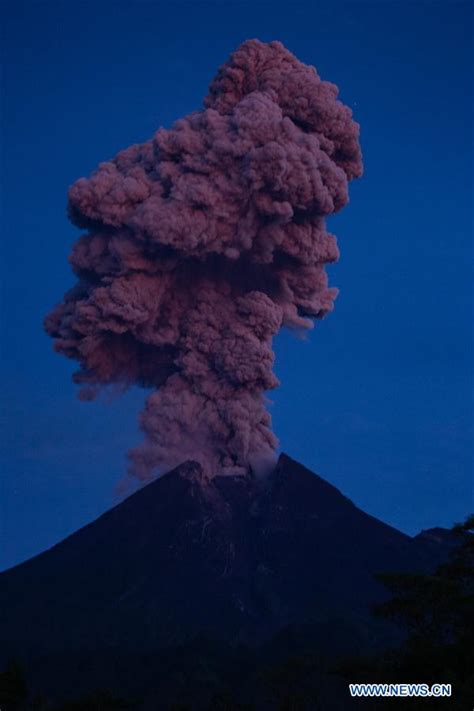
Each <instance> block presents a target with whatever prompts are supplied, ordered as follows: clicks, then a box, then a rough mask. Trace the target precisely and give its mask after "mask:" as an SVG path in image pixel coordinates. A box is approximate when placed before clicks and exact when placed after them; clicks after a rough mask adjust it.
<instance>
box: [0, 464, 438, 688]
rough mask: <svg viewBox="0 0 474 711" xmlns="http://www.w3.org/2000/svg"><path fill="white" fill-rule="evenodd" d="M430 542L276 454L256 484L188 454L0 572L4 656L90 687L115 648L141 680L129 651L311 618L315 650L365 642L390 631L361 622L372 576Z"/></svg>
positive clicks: (259, 632) (408, 563) (410, 565)
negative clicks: (209, 471) (214, 472)
mask: <svg viewBox="0 0 474 711" xmlns="http://www.w3.org/2000/svg"><path fill="white" fill-rule="evenodd" d="M428 539H429V540H427V536H419V537H416V538H410V537H409V536H407V535H405V534H403V533H401V532H399V531H397V530H395V529H394V528H392V527H390V526H388V525H386V524H384V523H382V522H381V521H379V520H377V519H376V518H373V517H372V516H369V515H368V514H366V513H364V512H363V511H361V510H360V509H359V508H357V507H356V506H355V505H354V504H353V503H352V502H351V501H350V500H349V499H347V498H346V497H345V496H344V495H343V494H342V493H341V492H340V491H338V490H337V489H336V488H335V487H334V486H332V485H330V484H329V483H328V482H326V481H324V480H323V479H321V478H320V477H319V476H317V475H316V474H314V473H312V472H311V471H309V470H308V469H306V468H305V467H304V466H302V465H301V464H298V463H297V462H295V461H294V460H292V459H291V458H290V457H288V456H286V455H284V454H282V455H281V456H280V458H279V460H278V463H277V465H276V467H275V469H274V471H273V472H272V474H271V475H269V476H268V477H267V478H266V479H265V480H262V479H258V478H254V477H252V476H216V477H213V478H208V477H207V476H206V472H205V471H204V469H203V467H202V466H201V465H199V464H198V463H196V462H192V461H188V462H185V463H183V464H182V465H180V466H179V467H178V468H176V469H175V470H173V471H171V472H170V473H168V474H166V475H164V476H162V477H161V478H159V479H157V480H155V481H154V482H152V483H151V484H149V485H147V486H145V487H144V488H142V489H141V490H139V491H138V492H136V493H135V494H133V495H131V496H130V497H129V498H128V499H126V500H125V501H123V502H122V503H120V504H119V505H117V506H116V507H115V508H113V509H111V510H110V511H108V512H107V513H105V514H104V515H103V516H101V517H100V518H98V519H97V520H96V521H94V522H92V523H91V524H89V525H87V526H85V527H84V528H82V529H80V530H79V531H77V532H76V533H74V534H73V535H71V536H69V537H68V538H66V539H65V540H64V541H62V542H61V543H59V544H58V545H56V546H55V547H53V548H52V549H50V550H48V551H46V552H45V553H42V554H41V555H38V556H36V557H34V558H32V559H31V560H29V561H27V562H25V563H23V564H21V565H19V566H17V567H15V568H12V569H10V570H8V571H6V572H4V573H3V574H1V575H0V629H1V636H2V645H1V652H0V653H1V655H2V657H3V659H2V660H1V661H2V662H5V661H6V660H7V659H11V658H16V659H20V660H22V661H23V662H24V663H25V665H26V667H27V668H28V669H29V670H30V672H31V675H32V677H33V678H35V679H36V682H35V683H36V684H37V685H38V687H39V688H46V689H47V690H49V691H50V692H57V691H58V690H61V691H63V692H66V691H68V690H69V689H71V688H74V689H77V688H81V687H82V688H87V687H88V686H94V685H96V686H97V685H98V678H99V677H101V678H103V677H104V675H106V672H105V671H104V670H105V668H106V667H107V665H108V667H107V668H108V669H109V671H110V666H111V665H112V666H113V665H114V664H115V668H118V667H120V664H119V661H118V659H119V657H120V659H124V658H125V657H126V658H127V659H134V660H135V663H134V664H133V665H132V667H133V680H134V683H136V684H139V682H140V679H141V678H142V677H143V674H144V673H145V672H144V669H143V665H140V664H138V663H136V660H137V659H138V658H143V655H147V654H149V655H150V654H151V655H153V654H163V650H170V649H177V648H178V647H181V648H182V647H183V645H184V646H185V645H192V644H195V643H196V640H199V639H203V638H205V639H207V640H213V641H214V642H215V643H216V644H220V643H225V644H228V645H231V646H233V647H238V646H239V645H240V646H242V645H244V646H247V647H248V648H253V649H257V648H260V649H263V648H265V647H266V648H268V647H269V646H271V644H272V640H275V639H276V638H279V639H280V640H281V639H284V638H285V635H288V634H289V632H288V631H289V630H295V629H298V628H301V625H305V624H310V625H311V626H312V629H313V639H317V640H319V641H318V645H319V651H320V653H322V654H333V653H336V652H339V651H341V650H342V651H344V650H347V649H350V648H351V647H352V648H354V647H357V648H361V647H364V646H365V647H370V648H371V649H373V648H374V646H377V645H378V644H380V645H383V644H385V643H387V641H388V639H389V637H390V635H391V634H392V632H393V631H392V632H390V631H389V630H388V629H387V628H385V627H384V628H382V627H376V626H375V623H372V622H371V616H370V606H371V605H372V604H373V603H375V602H377V601H379V600H381V599H382V598H383V595H384V590H383V588H382V587H381V585H380V584H379V583H378V582H377V581H376V579H375V578H374V574H375V573H377V572H380V571H390V570H421V569H427V568H429V567H431V566H433V565H434V564H436V562H438V559H439V557H440V556H441V555H442V553H443V550H444V545H445V544H444V543H442V542H441V543H439V545H437V546H435V545H434V544H433V540H432V539H430V538H429V536H428ZM285 644H286V643H285ZM167 658H169V656H168V657H167ZM81 659H82V660H84V659H86V660H87V664H86V667H84V661H83V662H80V661H78V660H81ZM111 660H112V661H111ZM112 662H113V663H112ZM81 664H82V666H81ZM117 665H118V667H117ZM123 666H124V667H126V668H127V669H129V670H130V668H131V666H130V664H129V663H128V662H127V663H126V664H125V663H124V665H123ZM85 668H87V669H88V670H89V671H88V672H87V671H84V669H85ZM58 669H61V672H60V673H58ZM108 673H109V672H107V674H108ZM35 675H36V676H35ZM101 675H102V676H101ZM116 676H117V675H116ZM118 676H119V677H120V682H123V683H124V684H125V683H126V680H125V677H126V674H125V675H124V674H123V673H120V674H118ZM107 678H109V677H107ZM110 683H111V684H112V685H113V684H117V683H118V682H117V678H116V677H115V681H113V682H110ZM119 685H120V684H119Z"/></svg>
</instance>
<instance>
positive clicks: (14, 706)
mask: <svg viewBox="0 0 474 711" xmlns="http://www.w3.org/2000/svg"><path fill="white" fill-rule="evenodd" d="M27 698H28V686H27V683H26V680H25V676H24V674H23V670H22V669H21V667H20V665H19V664H18V662H16V661H12V662H10V663H9V664H8V665H7V667H6V669H5V671H3V672H0V709H2V711H20V709H23V708H24V705H25V703H26V700H27Z"/></svg>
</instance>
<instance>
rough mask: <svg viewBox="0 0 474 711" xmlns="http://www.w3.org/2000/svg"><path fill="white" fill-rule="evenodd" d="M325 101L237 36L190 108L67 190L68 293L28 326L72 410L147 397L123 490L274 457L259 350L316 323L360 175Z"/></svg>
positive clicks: (269, 360)
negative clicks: (65, 387)
mask: <svg viewBox="0 0 474 711" xmlns="http://www.w3.org/2000/svg"><path fill="white" fill-rule="evenodd" d="M337 94H338V90H337V87H335V86H334V85H333V84H330V83H328V82H325V81H321V79H320V78H319V76H318V74H317V73H316V70H315V69H314V67H310V66H306V65H305V64H302V63H301V62H299V61H298V60H297V59H296V58H295V57H294V56H293V55H292V54H291V53H290V52H289V51H288V50H286V49H285V47H284V46H283V45H282V44H281V43H280V42H270V43H269V44H264V43H262V42H260V41H258V40H249V41H247V42H245V43H244V44H242V45H241V46H240V47H239V48H238V49H237V50H236V51H235V52H234V54H232V55H231V57H230V59H229V61H228V62H227V63H226V64H224V65H223V66H222V67H221V68H220V70H219V71H218V74H217V76H216V78H215V79H214V80H213V82H212V83H211V85H210V88H209V94H208V96H207V97H206V98H205V100H204V106H205V108H204V110H202V111H197V112H195V113H192V114H190V115H189V116H186V117H185V118H183V119H180V120H178V121H177V122H176V123H175V124H174V125H173V126H172V128H171V129H170V130H165V129H160V130H159V131H158V132H157V133H156V134H155V136H154V137H153V138H152V139H151V140H150V141H147V142H146V143H144V144H142V145H134V146H131V147H130V148H127V149H126V150H124V151H121V152H120V153H119V154H118V155H117V156H116V157H115V158H114V159H112V160H110V161H107V162H105V163H101V164H100V165H99V167H98V169H97V170H96V171H95V172H94V173H93V174H92V176H91V177H90V178H87V179H86V178H81V179H80V180H78V181H77V182H76V183H75V184H74V185H73V186H72V187H71V188H70V191H69V215H70V218H71V220H72V222H73V223H74V224H76V225H77V226H79V227H80V228H82V229H83V230H85V234H84V235H83V236H82V237H80V238H79V240H78V241H77V243H76V244H75V245H74V248H73V250H72V254H71V257H70V262H71V265H72V268H73V270H74V272H75V274H76V275H77V277H78V283H77V285H76V286H75V287H74V288H73V289H72V290H71V291H70V292H68V293H67V294H66V295H65V297H64V299H63V301H62V302H61V303H60V304H59V305H58V306H56V307H55V308H54V309H53V311H52V312H51V313H50V314H49V315H48V316H47V318H46V321H45V327H46V330H47V332H48V333H49V334H50V335H51V336H52V337H53V338H54V339H55V349H56V350H57V351H58V352H60V353H63V354H64V355H66V356H67V357H69V358H73V359H75V360H77V361H78V362H79V364H80V370H79V371H78V372H77V373H76V374H75V376H74V380H75V381H76V382H77V383H79V384H80V386H81V397H82V398H84V399H91V398H93V397H94V396H95V394H96V393H97V391H98V389H99V388H100V387H101V386H104V385H108V384H112V383H120V384H125V385H128V384H130V385H131V384H139V385H142V386H144V387H146V388H148V389H151V390H152V392H151V394H150V395H149V397H148V400H147V402H146V406H145V409H144V411H143V413H142V415H141V426H142V429H143V431H144V433H145V441H144V443H143V444H142V445H140V446H139V447H137V448H136V449H135V450H133V451H132V452H131V453H130V457H131V472H132V473H133V474H134V475H136V476H137V477H138V478H139V479H141V480H147V479H149V478H151V477H152V476H154V474H155V473H156V471H158V470H161V471H163V470H166V469H168V468H171V467H173V466H175V465H177V464H179V463H180V462H182V461H184V460H186V459H195V460H196V459H197V460H199V461H201V463H203V464H204V465H205V466H206V468H207V470H208V472H209V473H211V474H212V473H214V474H215V473H222V472H226V471H227V472H236V471H240V472H244V471H248V469H249V467H253V468H256V467H258V466H259V465H261V463H262V462H265V461H267V460H269V459H271V458H272V457H273V452H274V450H275V447H276V443H277V442H276V438H275V436H274V434H273V433H272V431H271V422H270V416H269V414H268V412H267V410H266V407H265V392H266V391H267V390H271V389H272V388H275V387H276V386H277V385H278V381H277V379H276V377H275V375H274V374H273V372H272V366H273V361H274V354H273V351H272V338H273V336H274V335H275V334H276V333H277V332H278V331H279V329H280V328H282V326H289V327H296V328H311V327H312V326H313V319H317V318H322V317H323V316H325V314H327V313H328V312H329V311H331V310H332V308H333V301H334V298H335V296H336V294H337V290H336V289H333V288H328V285H327V276H326V272H325V269H324V267H325V264H327V263H329V262H334V261H336V260H337V258H338V255H339V252H338V248H337V244H336V240H335V238H334V237H333V236H332V235H331V234H329V233H328V232H327V231H326V225H325V218H326V217H327V216H328V215H330V214H332V213H334V212H336V211H338V210H340V209H341V208H342V207H343V206H344V205H345V204H346V203H347V201H348V181H349V180H351V179H352V178H355V177H358V176H360V175H361V174H362V161H361V153H360V147H359V141H358V136H359V127H358V125H357V123H355V122H354V121H353V120H352V114H351V111H350V109H349V108H348V107H346V106H344V105H343V104H342V103H341V102H340V101H339V100H338V99H337Z"/></svg>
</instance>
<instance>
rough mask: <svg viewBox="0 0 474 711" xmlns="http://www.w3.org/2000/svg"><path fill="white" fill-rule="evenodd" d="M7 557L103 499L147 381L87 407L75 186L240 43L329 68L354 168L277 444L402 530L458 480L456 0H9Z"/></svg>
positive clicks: (451, 507) (465, 502)
mask: <svg viewBox="0 0 474 711" xmlns="http://www.w3.org/2000/svg"><path fill="white" fill-rule="evenodd" d="M3 14H4V21H3V25H4V38H3V42H2V44H3V47H4V54H3V57H2V63H3V65H4V76H3V91H2V142H1V144H2V145H1V147H2V156H1V169H2V183H3V184H2V188H3V190H2V192H3V195H4V198H3V206H2V207H3V215H2V218H1V221H2V233H3V235H4V240H3V244H2V262H1V283H2V292H3V293H2V319H1V335H2V351H1V387H2V394H1V395H2V403H3V407H2V412H1V424H2V434H1V444H2V447H1V450H2V451H1V460H2V461H1V479H0V569H4V568H7V567H9V566H11V565H14V564H16V563H18V562H20V561H22V560H24V559H25V558H27V557H29V556H31V555H34V554H36V553H38V552H40V551H41V550H44V549H45V548H47V547H49V546H51V545H53V544H54V543H56V542H57V541H58V540H60V539H61V538H63V537H64V536H65V535H67V534H69V533H71V532H73V531H74V530H76V529H77V528H78V527H80V526H82V525H84V524H85V523H88V522H89V521H90V520H91V519H93V518H95V517H96V516H98V515H99V514H100V513H102V512H103V511H104V510H105V509H106V508H108V507H110V506H111V505H112V504H113V503H114V501H115V498H114V485H115V483H116V482H117V480H118V479H119V478H120V477H121V475H122V473H123V471H124V468H125V452H126V451H127V450H128V449H129V448H130V447H132V446H134V445H135V444H137V443H138V442H139V441H140V440H141V435H140V434H139V433H138V428H137V424H136V423H137V414H138V412H139V410H140V408H141V404H142V402H143V398H144V393H143V392H140V391H138V390H133V391H130V392H128V393H127V394H125V395H122V396H117V398H115V399H114V400H113V401H111V400H110V399H102V400H101V401H99V402H95V403H81V402H79V401H78V400H77V399H76V391H75V387H74V386H73V384H72V383H71V381H70V376H71V373H72V371H73V370H74V369H75V366H74V364H73V363H70V362H67V361H65V359H63V358H61V357H59V356H57V355H55V354H54V353H53V352H52V349H51V343H50V340H49V338H48V337H47V336H46V335H45V334H44V332H43V326H42V321H43V317H44V315H45V314H46V312H47V311H48V310H49V309H50V308H51V307H52V306H53V305H54V304H55V303H56V302H57V301H58V300H59V299H60V298H61V296H62V294H63V292H64V291H65V290H66V289H67V288H68V287H69V286H72V284H73V282H74V279H73V276H72V274H71V273H70V270H69V267H68V262H67V255H68V253H69V250H70V246H71V244H72V242H73V241H74V239H75V238H77V236H78V234H79V231H78V230H77V229H76V228H74V227H73V226H72V225H70V224H69V223H68V221H67V218H66V214H65V204H66V192H67V188H68V186H69V185H70V184H71V183H72V182H74V181H75V180H76V179H77V178H79V177H80V176H82V175H88V174H89V173H90V171H91V170H92V169H94V168H95V167H96V165H97V163H98V162H100V161H102V160H106V159H107V158H110V157H112V156H113V155H115V153H116V152H117V151H118V150H120V149H121V148H125V147H126V146H128V145H130V144H131V143H136V142H142V141H144V140H147V139H148V138H150V137H151V136H152V134H153V133H154V131H155V130H156V129H157V128H158V127H159V126H160V125H163V126H166V127H168V126H170V125H171V123H172V122H173V120H175V119H176V118H179V117H180V116H182V115H184V114H187V113H189V112H190V111H192V110H194V109H199V108H201V101H202V97H203V96H204V95H205V94H206V92H207V86H208V83H209V82H210V80H211V79H212V77H213V76H214V73H215V71H216V69H217V67H218V66H219V65H220V64H222V63H223V62H224V61H225V60H226V59H227V57H228V55H229V53H230V52H231V51H232V50H233V49H235V48H236V47H237V45H239V44H240V43H241V42H242V41H243V40H245V39H248V38H251V37H258V38H259V39H261V40H263V41H269V40H272V39H278V40H281V41H282V42H283V43H284V44H285V45H286V46H287V47H288V49H289V50H290V51H292V52H293V53H294V54H296V56H297V57H298V59H300V60H301V61H303V62H306V63H308V64H314V65H315V66H316V67H317V69H318V72H319V74H320V76H321V77H322V78H323V79H327V80H329V81H332V82H334V83H336V84H338V85H339V87H340V90H341V99H342V100H343V101H344V103H346V104H348V105H349V106H352V107H353V110H354V114H355V118H356V120H358V121H359V122H360V124H361V127H362V134H361V142H362V148H363V152H364V163H365V175H364V177H363V178H362V179H361V180H358V181H355V182H354V183H352V184H351V202H350V204H349V205H348V206H347V207H346V208H345V209H344V210H343V211H342V213H341V214H340V215H338V216H336V217H334V218H330V220H329V228H330V229H332V231H334V232H335V233H336V234H337V236H338V241H339V246H340V249H341V260H340V262H339V263H338V264H336V265H334V266H332V267H330V268H329V274H330V282H331V285H333V286H338V287H339V288H340V295H339V297H338V299H337V302H336V308H335V310H334V312H333V313H332V314H330V315H329V316H328V317H327V319H325V320H324V321H322V322H318V324H317V326H316V328H315V330H314V331H313V332H312V333H310V334H308V337H307V339H306V342H300V341H298V340H297V339H296V338H295V337H294V336H293V335H291V334H288V333H284V334H282V335H280V336H279V337H278V338H277V340H276V344H275V346H276V353H277V363H276V372H277V375H278V376H279V377H280V379H281V380H282V385H281V387H280V388H279V390H277V391H273V393H272V394H271V399H272V400H273V403H274V404H273V407H272V414H273V420H274V429H275V431H276V433H277V435H278V436H279V438H280V442H281V448H282V449H283V450H284V451H286V452H287V453H289V454H290V455H291V456H294V457H295V458H297V459H299V460H300V461H301V462H302V463H304V464H305V465H307V466H308V467H310V468H312V469H313V470H314V471H316V472H318V473H319V474H320V475H321V476H323V477H324V478H326V479H328V480H329V481H330V482H331V483H333V484H335V485H336V486H338V487H339V488H340V489H341V490H342V491H343V492H344V493H345V494H346V495H347V496H349V497H350V498H351V499H352V500H353V501H354V502H355V503H356V504H357V505H359V506H360V507H361V508H363V509H364V510H366V511H367V512H368V513H371V514H373V515H375V516H377V517H379V518H381V519H383V520H384V521H386V522H387V523H390V524H392V525H394V526H396V527H398V528H400V529H401V530H403V531H405V532H408V533H416V532H418V531H419V530H420V529H421V528H427V527H430V526H434V525H445V526H449V525H451V524H452V523H453V522H454V521H457V520H460V519H463V518H464V517H465V516H466V515H467V513H468V512H469V511H470V510H472V508H473V498H472V488H473V487H472V483H473V482H472V471H473V458H472V429H473V427H472V425H473V402H472V372H471V369H472V355H473V354H472V350H473V348H472V331H471V324H472V295H471V279H472V271H471V270H472V267H471V265H472V241H471V240H472V209H471V205H470V202H471V199H472V182H473V181H472V178H473V169H472V131H471V125H472V65H471V50H472V47H470V43H471V40H470V33H471V26H472V9H471V6H470V3H460V2H459V3H458V2H444V3H436V2H423V3H417V2H416V3H415V2H404V3H401V2H397V3H392V2H384V1H383V0H381V1H380V2H372V3H363V4H361V3H358V2H348V3H340V4H338V3H336V2H333V3H329V2H328V3H319V2H309V1H308V2H295V3H293V4H292V6H291V9H290V5H289V4H288V3H280V2H265V1H260V2H259V1H258V0H257V1H256V2H253V3H251V2H236V1H235V0H229V1H226V0H220V2H217V1H216V2H201V1H196V2H153V3H152V2H150V3H145V2H120V3H106V2H99V3H96V4H95V5H93V4H89V3H85V2H84V3H78V4H76V5H75V6H73V4H70V3H65V2H56V3H44V2H35V3H33V2H30V3H24V4H23V3H15V5H14V4H13V2H10V3H8V4H4V5H3Z"/></svg>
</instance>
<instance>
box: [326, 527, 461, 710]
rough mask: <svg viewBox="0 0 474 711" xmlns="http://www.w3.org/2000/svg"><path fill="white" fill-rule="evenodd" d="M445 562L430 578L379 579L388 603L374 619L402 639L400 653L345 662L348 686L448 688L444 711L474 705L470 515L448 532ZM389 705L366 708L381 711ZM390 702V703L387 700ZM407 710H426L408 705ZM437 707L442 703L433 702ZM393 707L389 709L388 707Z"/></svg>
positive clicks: (395, 575) (413, 575)
mask: <svg viewBox="0 0 474 711" xmlns="http://www.w3.org/2000/svg"><path fill="white" fill-rule="evenodd" d="M451 531H452V538H453V540H454V541H455V542H456V545H455V546H454V548H453V550H452V552H451V554H450V556H449V558H448V560H447V561H446V562H445V563H443V564H441V565H439V566H438V567H437V568H436V570H435V571H434V572H432V573H381V574H379V575H377V578H378V579H379V580H380V581H381V582H382V583H383V584H384V585H385V586H386V587H387V588H388V590H390V592H391V593H392V598H391V599H390V600H388V601H387V602H384V603H381V604H379V605H377V606H376V607H375V608H374V613H375V615H376V616H377V617H380V618H383V619H387V620H391V621H394V622H396V623H397V624H399V625H400V626H401V628H402V629H404V630H405V631H406V633H407V637H406V640H405V642H404V643H403V644H402V646H401V647H400V649H398V650H391V651H390V652H388V653H387V654H385V655H382V656H380V657H379V658H378V659H373V658H365V659H363V658H359V659H351V660H346V661H345V662H344V663H343V664H341V665H340V667H339V671H340V672H341V673H342V674H343V675H344V676H345V677H346V678H348V679H350V680H351V681H362V682H364V681H365V682H377V681H383V682H424V683H427V684H433V683H448V684H451V685H452V693H453V696H452V697H451V698H450V699H449V708H450V709H460V710H461V709H463V710H465V709H470V708H472V705H473V700H474V515H471V516H469V517H468V518H467V519H466V521H465V522H464V523H462V524H457V525H456V526H454V527H453V528H452V529H451ZM390 701H391V700H390V699H389V700H388V701H383V700H381V699H379V700H378V701H377V702H376V703H374V705H373V706H370V705H368V706H369V707H370V708H377V709H379V708H380V709H385V708H387V707H388V706H389V705H390ZM392 702H393V700H392ZM409 703H410V708H414V709H415V708H424V709H427V708H431V705H430V703H429V701H427V699H425V698H423V699H419V701H417V700H416V699H410V700H409ZM436 703H437V706H438V707H439V704H440V703H442V700H441V699H437V700H436ZM392 705H393V703H392Z"/></svg>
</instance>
